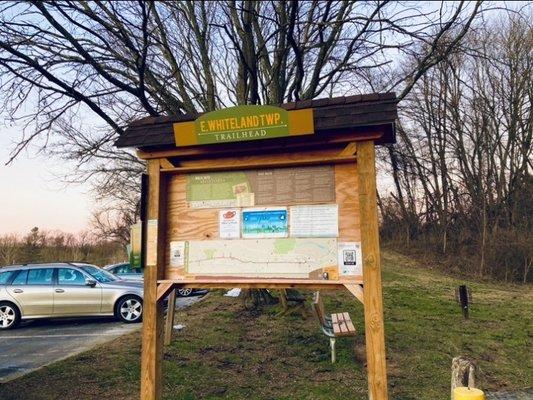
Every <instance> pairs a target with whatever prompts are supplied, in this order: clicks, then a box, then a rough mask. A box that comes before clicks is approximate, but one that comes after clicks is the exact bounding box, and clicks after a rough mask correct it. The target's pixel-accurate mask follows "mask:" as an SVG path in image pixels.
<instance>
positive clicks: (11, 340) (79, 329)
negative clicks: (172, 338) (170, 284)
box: [0, 296, 201, 384]
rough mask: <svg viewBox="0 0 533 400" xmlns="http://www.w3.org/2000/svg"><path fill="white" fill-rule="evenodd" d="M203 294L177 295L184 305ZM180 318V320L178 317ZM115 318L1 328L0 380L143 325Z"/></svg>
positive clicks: (67, 355) (69, 320)
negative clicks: (194, 295) (191, 295)
mask: <svg viewBox="0 0 533 400" xmlns="http://www.w3.org/2000/svg"><path fill="white" fill-rule="evenodd" d="M200 299H201V297H197V296H196V297H185V298H182V297H178V298H177V300H176V308H178V309H182V308H185V307H188V306H189V305H191V304H193V303H195V302H197V301H199V300H200ZM176 322H178V321H176ZM141 326H142V324H124V323H122V322H117V321H115V320H114V319H113V318H91V319H88V318H87V319H56V320H35V321H28V322H23V323H22V324H21V325H20V326H19V327H18V328H17V329H13V330H9V331H5V332H0V348H1V349H2V350H1V352H0V384H2V383H5V382H8V381H10V380H13V379H16V378H18V377H20V376H23V375H25V374H27V373H29V372H31V371H34V370H36V369H39V368H41V367H44V366H46V365H49V364H52V363H54V362H56V361H59V360H62V359H65V358H68V357H70V356H73V355H75V354H78V353H82V352H84V351H87V350H90V349H91V348H93V347H95V346H97V345H99V344H102V343H105V342H108V341H110V340H113V339H115V338H117V337H119V336H122V335H125V334H127V333H131V332H134V331H135V330H138V329H141Z"/></svg>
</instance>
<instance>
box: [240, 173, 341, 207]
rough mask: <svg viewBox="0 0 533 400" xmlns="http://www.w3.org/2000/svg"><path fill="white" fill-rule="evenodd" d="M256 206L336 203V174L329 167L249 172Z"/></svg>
mask: <svg viewBox="0 0 533 400" xmlns="http://www.w3.org/2000/svg"><path fill="white" fill-rule="evenodd" d="M250 183H251V186H252V191H253V192H254V193H255V205H256V206H260V205H268V204H284V205H285V204H295V203H297V204H298V203H300V204H309V203H333V202H335V171H334V169H333V167H332V166H330V165H320V166H310V167H297V168H277V169H264V170H258V171H255V172H254V173H250Z"/></svg>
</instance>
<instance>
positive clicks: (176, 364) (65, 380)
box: [0, 252, 533, 400]
mask: <svg viewBox="0 0 533 400" xmlns="http://www.w3.org/2000/svg"><path fill="white" fill-rule="evenodd" d="M383 264H384V275H383V278H384V301H385V320H386V322H385V324H386V334H387V337H386V341H387V351H388V354H387V359H388V370H389V387H390V393H391V396H390V397H391V399H401V400H408V399H413V400H414V399H417V400H423V399H428V400H430V399H431V400H436V399H447V398H449V381H450V365H451V359H452V357H454V356H456V355H467V356H470V357H472V358H474V359H475V360H476V361H477V362H478V365H479V368H480V378H481V380H480V386H481V387H482V388H483V389H486V390H495V389H502V388H516V389H521V388H525V387H529V386H532V374H533V372H532V371H533V365H532V357H531V356H530V353H531V351H530V348H531V337H532V312H531V310H532V307H531V305H532V301H533V293H532V290H531V287H523V286H509V285H506V286H503V285H501V284H495V283H476V282H474V281H473V280H471V281H468V280H459V279H455V278H452V277H449V276H446V275H443V274H441V273H439V272H435V271H432V270H430V269H428V268H424V267H423V266H420V265H416V264H415V263H414V262H412V261H410V260H409V259H407V258H404V257H401V256H399V255H397V254H396V253H392V252H384V255H383ZM463 283H466V284H467V285H468V286H469V287H470V288H471V290H472V294H473V300H474V304H473V305H472V308H471V318H470V319H469V320H467V321H464V320H463V319H462V317H461V313H460V309H459V307H458V305H457V303H456V302H455V299H454V290H455V287H457V286H458V285H459V284H463ZM310 295H311V294H310V293H309V296H310ZM324 300H325V304H326V309H327V310H328V311H331V312H337V311H348V312H349V313H350V314H351V315H352V318H353V319H354V320H355V322H356V328H357V329H358V330H359V335H358V336H357V338H356V339H355V345H354V340H353V339H349V338H347V339H344V340H340V341H338V344H337V347H338V351H337V360H338V361H337V364H335V365H332V364H331V363H330V359H329V357H330V354H329V342H328V341H327V339H326V338H325V337H324V336H323V335H322V334H321V333H320V331H319V327H318V324H317V322H316V320H315V318H314V317H313V316H312V314H311V312H309V317H308V318H307V319H302V317H301V316H299V315H294V316H285V317H278V316H277V312H279V309H278V308H277V307H271V308H267V309H265V310H264V312H263V313H253V312H247V311H244V310H243V307H242V304H241V301H240V300H239V299H233V298H227V297H222V296H221V293H219V292H212V293H211V294H210V295H209V296H208V297H207V298H206V299H205V300H204V301H202V302H201V303H198V304H196V305H195V306H193V307H192V308H191V309H189V310H186V311H182V312H179V313H178V314H177V320H179V322H180V323H183V324H184V325H186V328H185V329H184V330H183V331H182V332H180V333H176V334H175V337H174V341H173V343H172V344H171V346H170V347H168V348H167V349H166V350H165V356H164V365H163V368H164V398H165V399H184V400H193V399H220V398H225V399H249V400H250V399H313V400H314V399H335V400H338V399H353V400H356V399H366V398H367V390H366V387H367V384H366V372H365V366H364V359H365V351H364V326H363V310H362V306H361V305H360V304H358V303H357V302H356V300H355V299H354V298H353V297H351V296H350V295H348V293H344V292H342V293H340V292H332V293H325V294H324ZM139 363H140V336H139V334H138V333H136V334H132V335H129V336H125V337H122V338H120V339H117V340H115V341H113V342H110V343H108V344H106V345H104V346H102V347H99V348H97V349H94V350H93V351H90V352H87V353H84V354H81V355H79V356H76V357H73V358H71V359H68V360H66V361H62V362H59V363H57V364H54V365H52V366H50V367H47V368H44V369H42V370H40V371H37V372H34V373H32V374H30V375H28V376H26V377H23V378H20V379H18V380H16V381H13V382H10V383H8V384H5V385H1V386H0V399H2V400H8V399H32V400H33V399H64V398H73V399H136V398H138V390H139V386H138V385H139V384H138V382H139V378H140V377H139Z"/></svg>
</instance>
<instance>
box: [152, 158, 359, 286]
mask: <svg viewBox="0 0 533 400" xmlns="http://www.w3.org/2000/svg"><path fill="white" fill-rule="evenodd" d="M338 154H339V149H338V148H333V149H331V148H330V149H328V150H319V151H317V150H315V151H312V152H310V151H303V152H299V153H295V152H291V153H280V154H276V155H272V154H270V155H269V156H268V163H266V162H265V160H266V157H265V156H247V157H238V158H237V157H225V158H219V159H214V160H205V161H207V164H206V163H205V161H203V160H189V161H186V162H184V163H182V166H183V168H189V169H190V170H192V171H194V170H195V168H196V167H199V166H202V168H201V170H202V172H200V173H196V172H181V171H168V173H167V177H166V182H165V187H164V188H162V189H163V190H165V191H166V196H165V197H166V200H167V201H166V234H165V235H164V237H165V267H164V280H166V281H180V280H183V279H185V280H187V281H188V280H191V279H192V280H196V281H197V282H201V281H208V280H213V279H218V278H221V279H229V278H236V279H240V278H255V279H261V280H263V279H264V280H265V281H268V280H275V281H276V282H279V280H280V279H281V280H282V281H285V280H287V282H289V281H290V282H299V281H301V280H309V281H312V282H314V283H316V284H317V285H319V284H320V283H323V284H324V285H325V286H330V285H328V284H333V283H334V281H335V282H336V283H338V284H342V283H344V282H349V283H354V282H362V276H361V275H360V274H359V273H356V272H355V269H354V270H351V272H349V274H346V271H344V274H343V273H340V271H339V269H338V268H339V263H338V260H339V251H340V250H339V249H340V246H343V245H345V244H350V245H353V244H356V245H357V246H358V247H357V250H358V252H359V254H358V256H357V258H358V260H357V261H358V262H357V264H362V261H361V255H360V242H361V231H360V217H359V200H358V176H357V165H356V162H355V158H352V159H351V160H344V161H343V162H342V163H337V162H335V160H336V159H338ZM321 159H322V160H323V162H318V161H317V160H321ZM291 160H292V161H294V162H295V164H296V165H294V166H280V167H277V166H276V167H273V165H275V164H276V162H280V163H281V162H290V161H291ZM297 160H298V161H297ZM306 160H315V162H313V163H312V164H313V165H306ZM332 160H333V161H332ZM299 161H301V162H302V163H301V164H302V165H298V162H299ZM243 165H247V166H248V167H246V168H244V167H242V166H243ZM210 168H211V169H210ZM220 169H223V170H224V172H223V174H228V173H229V174H231V173H235V172H236V171H238V172H240V173H242V174H248V175H252V176H255V175H254V174H263V173H264V172H265V171H266V172H275V173H276V174H278V175H279V176H282V177H283V179H291V178H290V176H291V172H292V173H293V178H294V171H295V170H297V171H296V172H297V175H298V177H299V178H297V179H300V181H301V180H302V179H303V180H306V179H309V177H310V176H313V175H319V174H324V173H325V171H326V173H327V171H331V175H332V176H331V179H332V182H331V185H332V188H331V190H332V195H331V197H328V195H327V193H324V196H325V197H324V198H321V196H320V195H318V196H312V195H305V194H302V193H293V194H292V196H288V197H289V198H290V199H288V200H287V201H284V200H283V199H281V198H276V196H274V195H273V196H272V200H266V201H267V202H270V201H271V202H272V203H271V204H266V203H265V202H264V201H265V200H264V198H265V196H262V198H263V201H262V202H261V198H259V197H258V198H257V199H256V203H255V204H254V205H253V206H252V205H251V204H239V205H238V206H237V205H236V204H234V203H233V204H222V205H221V206H217V205H216V204H215V205H212V204H211V205H207V206H205V208H204V206H203V205H198V204H192V203H191V201H192V200H195V199H191V192H190V191H191V188H190V186H189V187H188V182H189V184H190V182H191V179H193V178H194V177H195V176H198V175H199V174H200V175H205V176H209V175H210V174H212V173H214V174H217V173H218V174H220V173H221V172H220ZM212 171H213V172H212ZM225 176H226V175H225ZM311 179H312V178H311ZM317 179H320V176H318V178H317ZM323 181H324V180H322V182H323ZM289 184H291V185H292V184H294V183H293V182H289ZM308 184H309V182H308V183H306V184H305V185H308ZM236 186H238V185H236ZM254 186H255V185H254ZM325 186H326V187H325V189H324V191H327V184H325ZM237 189H239V188H238V187H237ZM188 191H189V196H188ZM295 197H296V198H295ZM257 201H259V202H260V203H261V204H257ZM333 205H336V207H338V208H336V210H338V211H336V212H337V213H338V216H337V224H338V234H335V235H334V236H333V235H332V234H331V232H329V234H328V236H326V237H322V235H321V234H320V233H318V234H317V233H315V234H314V237H305V238H304V237H293V236H292V232H290V233H289V232H288V233H287V236H288V237H286V238H270V237H269V238H243V237H242V235H243V230H244V229H243V227H242V226H241V227H240V231H241V235H240V237H239V238H236V237H235V238H232V239H224V238H221V237H220V236H221V232H220V218H221V215H220V211H221V210H235V209H236V210H239V211H240V212H241V216H240V218H241V221H242V218H243V215H244V214H243V212H245V211H250V210H257V209H259V208H262V207H266V208H268V209H276V208H282V209H283V208H285V207H286V210H287V217H288V219H289V220H290V218H291V215H292V213H293V211H294V210H301V208H300V207H299V206H311V207H309V209H316V206H319V207H318V209H320V208H321V206H325V207H326V209H329V208H330V207H331V206H333ZM294 206H296V208H294V209H293V208H292V207H294ZM313 206H315V207H313ZM305 209H308V207H305ZM291 222H292V221H288V225H289V226H288V228H287V229H288V230H292V225H291ZM241 223H242V222H241ZM176 245H178V251H179V252H182V251H185V254H184V259H185V265H184V266H175V264H176V259H175V258H174V259H172V260H171V253H172V252H173V251H175V250H176V248H175V246H176ZM306 246H307V247H306ZM287 247H289V248H290V250H291V251H295V252H296V253H297V252H298V251H300V252H305V253H306V256H307V255H308V256H309V257H303V258H302V257H300V256H301V255H302V254H295V259H297V260H303V259H305V260H309V262H310V263H312V265H311V264H309V265H307V264H305V265H304V263H303V262H302V268H299V267H298V269H297V272H294V271H291V270H290V268H291V267H292V265H293V264H292V263H291V264H289V266H287V265H284V264H283V262H281V261H283V260H286V258H284V257H279V254H277V255H274V257H275V259H276V261H279V263H278V264H276V262H273V263H269V258H270V254H273V252H274V250H278V251H281V253H283V252H284V251H285V249H286V248H287ZM319 247H320V248H322V249H323V250H321V252H317V253H313V252H312V248H315V249H318V248H319ZM298 249H299V250H298ZM307 253H309V254H307ZM341 253H342V252H341ZM199 254H201V255H202V257H199V256H198V255H199ZM203 255H205V257H203ZM236 255H238V256H237V258H238V259H236V260H235V264H232V263H231V257H235V256H236ZM240 255H242V257H241V256H240ZM285 256H286V257H289V258H290V256H289V255H285ZM209 258H211V259H209ZM219 262H220V264H219ZM250 263H251V264H250ZM254 263H257V264H254ZM173 264H174V266H173ZM315 264H316V265H315ZM255 265H257V266H258V269H255V268H254V267H255ZM287 267H289V270H284V268H287ZM315 267H316V268H315ZM357 267H358V268H359V269H360V268H361V265H357ZM354 268H355V267H354ZM220 271H223V273H219V272H220ZM302 271H304V272H305V273H307V272H309V274H308V275H302ZM358 271H359V270H358ZM324 272H327V275H326V277H325V276H324ZM326 278H327V279H326ZM288 286H290V285H288ZM331 287H333V286H332V285H331Z"/></svg>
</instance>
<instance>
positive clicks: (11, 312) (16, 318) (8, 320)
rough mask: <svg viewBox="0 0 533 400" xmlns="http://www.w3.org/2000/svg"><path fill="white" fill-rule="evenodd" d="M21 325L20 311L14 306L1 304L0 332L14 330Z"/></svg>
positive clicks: (6, 303)
mask: <svg viewBox="0 0 533 400" xmlns="http://www.w3.org/2000/svg"><path fill="white" fill-rule="evenodd" d="M19 323H20V311H19V309H18V308H17V306H15V305H14V304H11V303H8V302H1V303H0V330H1V329H12V328H15V327H16V326H17V325H18V324H19Z"/></svg>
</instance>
